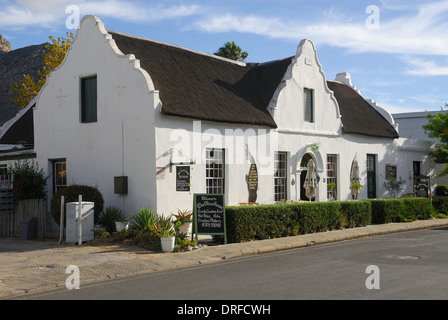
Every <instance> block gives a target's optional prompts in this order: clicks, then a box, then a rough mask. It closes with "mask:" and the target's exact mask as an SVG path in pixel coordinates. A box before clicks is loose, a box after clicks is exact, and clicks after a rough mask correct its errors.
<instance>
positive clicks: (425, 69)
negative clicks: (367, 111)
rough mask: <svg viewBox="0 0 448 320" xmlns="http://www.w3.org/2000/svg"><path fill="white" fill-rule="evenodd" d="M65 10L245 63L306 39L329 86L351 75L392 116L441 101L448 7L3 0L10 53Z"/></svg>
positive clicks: (445, 98) (444, 97)
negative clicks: (230, 50) (238, 51)
mask: <svg viewBox="0 0 448 320" xmlns="http://www.w3.org/2000/svg"><path fill="white" fill-rule="evenodd" d="M71 5H74V6H76V8H78V9H79V11H80V17H81V18H82V17H83V16H84V15H87V14H94V15H96V16H98V17H99V18H100V19H101V20H102V21H103V23H104V24H105V27H106V28H107V29H112V30H116V31H120V32H124V33H129V34H133V35H137V36H141V37H145V38H149V39H154V40H158V41H162V42H166V43H171V44H176V45H180V46H182V47H185V48H188V49H192V50H197V51H201V52H206V53H214V52H215V51H216V50H217V49H218V48H219V47H220V46H222V45H223V44H224V43H225V42H227V41H235V42H236V43H237V44H238V45H239V46H241V47H242V48H243V49H244V50H245V51H247V52H249V54H250V56H249V58H248V59H247V62H266V61H270V60H276V59H282V58H286V57H289V56H293V55H295V53H296V50H297V46H298V45H299V43H300V40H302V39H305V38H308V39H311V40H312V41H313V42H314V44H315V46H316V48H317V54H318V58H319V61H320V63H321V64H322V66H323V70H324V72H325V75H326V77H327V78H328V79H330V80H332V79H334V78H335V76H336V74H337V73H339V72H349V73H350V74H351V75H352V81H353V85H355V86H356V87H357V88H358V89H359V90H360V91H361V94H362V95H363V96H364V97H365V98H367V99H373V100H375V101H376V102H377V103H378V104H379V105H381V106H382V107H384V108H386V109H387V110H389V111H390V112H392V113H395V112H416V111H425V110H430V111H432V110H440V108H441V107H443V106H444V105H445V103H448V0H442V1H437V0H434V1H425V2H422V1H414V0H410V1H403V0H401V1H400V0H369V1H364V0H342V1H329V0H314V1H308V0H282V1H278V0H277V1H274V0H257V1H254V0H245V1H235V0H230V1H215V0H197V1H194V0H192V1H181V0H157V1H142V0H131V1H118V0H95V1H86V0H39V1H36V0H0V34H2V35H3V36H4V37H5V38H6V39H7V40H8V41H9V42H10V43H11V45H12V47H13V49H18V48H21V47H24V46H28V45H33V44H40V43H43V42H46V41H48V37H49V36H50V35H53V36H55V37H60V36H65V34H66V32H68V31H75V30H69V29H68V28H67V25H66V21H67V19H68V18H70V13H71V12H69V13H67V12H66V10H67V7H69V6H71ZM69 21H70V20H69ZM0 76H1V75H0Z"/></svg>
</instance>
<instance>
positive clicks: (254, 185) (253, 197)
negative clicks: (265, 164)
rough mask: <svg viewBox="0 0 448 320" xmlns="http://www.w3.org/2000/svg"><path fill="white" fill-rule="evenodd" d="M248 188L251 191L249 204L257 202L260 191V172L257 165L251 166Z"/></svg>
mask: <svg viewBox="0 0 448 320" xmlns="http://www.w3.org/2000/svg"><path fill="white" fill-rule="evenodd" d="M247 187H248V189H249V203H253V202H256V201H257V190H258V170H257V165H256V164H252V165H251V166H250V170H249V175H248V176H247Z"/></svg>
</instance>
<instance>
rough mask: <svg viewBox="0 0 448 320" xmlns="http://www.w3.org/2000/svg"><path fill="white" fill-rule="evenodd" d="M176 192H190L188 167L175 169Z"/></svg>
mask: <svg viewBox="0 0 448 320" xmlns="http://www.w3.org/2000/svg"><path fill="white" fill-rule="evenodd" d="M176 191H179V192H190V167H189V166H178V167H176Z"/></svg>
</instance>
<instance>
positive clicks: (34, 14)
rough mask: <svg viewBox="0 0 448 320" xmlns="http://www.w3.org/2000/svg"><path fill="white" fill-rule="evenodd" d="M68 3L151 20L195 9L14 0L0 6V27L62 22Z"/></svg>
mask: <svg viewBox="0 0 448 320" xmlns="http://www.w3.org/2000/svg"><path fill="white" fill-rule="evenodd" d="M68 5H75V6H78V7H79V9H80V13H81V15H87V14H94V15H98V16H99V17H100V18H101V17H111V18H116V19H118V20H123V21H131V22H132V21H134V22H139V23H143V22H154V21H160V20H164V19H173V18H179V17H185V16H190V15H192V14H195V13H196V11H197V10H198V9H199V6H196V5H171V6H166V5H162V4H153V3H150V4H149V3H148V2H146V1H140V2H136V1H117V0H98V1H87V0H39V1H35V0H16V1H6V5H4V6H2V7H3V8H1V7H0V17H1V19H0V28H4V29H24V28H26V27H30V26H34V27H47V28H50V27H54V26H57V24H61V25H64V24H65V19H66V18H67V14H66V12H65V9H66V7H67V6H68Z"/></svg>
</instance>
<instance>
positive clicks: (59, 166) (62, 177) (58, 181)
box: [53, 161, 67, 192]
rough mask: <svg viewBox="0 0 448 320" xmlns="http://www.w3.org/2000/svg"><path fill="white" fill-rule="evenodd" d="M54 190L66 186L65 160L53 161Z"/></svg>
mask: <svg viewBox="0 0 448 320" xmlns="http://www.w3.org/2000/svg"><path fill="white" fill-rule="evenodd" d="M53 176H54V181H53V183H54V192H56V191H58V190H59V189H61V188H64V187H66V186H67V163H66V162H65V161H55V162H54V167H53Z"/></svg>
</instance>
